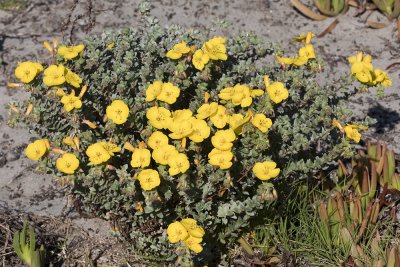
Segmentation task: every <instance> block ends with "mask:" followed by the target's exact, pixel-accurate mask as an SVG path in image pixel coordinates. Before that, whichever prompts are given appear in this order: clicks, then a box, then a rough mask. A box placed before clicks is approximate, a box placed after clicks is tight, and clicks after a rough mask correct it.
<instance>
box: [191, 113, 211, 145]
mask: <svg viewBox="0 0 400 267" xmlns="http://www.w3.org/2000/svg"><path fill="white" fill-rule="evenodd" d="M191 123H192V133H191V134H190V135H189V136H188V137H189V138H190V140H192V141H193V142H195V143H201V142H203V141H204V139H207V138H208V137H209V136H210V132H211V128H210V127H209V126H208V124H207V122H206V121H204V120H200V119H195V118H192V120H191Z"/></svg>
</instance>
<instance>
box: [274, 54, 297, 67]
mask: <svg viewBox="0 0 400 267" xmlns="http://www.w3.org/2000/svg"><path fill="white" fill-rule="evenodd" d="M275 59H276V61H278V62H279V63H280V64H282V65H292V64H293V62H294V58H290V57H280V56H275Z"/></svg>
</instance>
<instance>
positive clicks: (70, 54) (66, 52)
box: [57, 44, 85, 59]
mask: <svg viewBox="0 0 400 267" xmlns="http://www.w3.org/2000/svg"><path fill="white" fill-rule="evenodd" d="M84 48H85V46H84V45H83V44H79V45H76V46H60V47H59V48H58V52H57V54H58V55H60V56H62V57H64V59H73V58H76V57H77V56H78V55H79V53H80V52H82V51H83V49H84Z"/></svg>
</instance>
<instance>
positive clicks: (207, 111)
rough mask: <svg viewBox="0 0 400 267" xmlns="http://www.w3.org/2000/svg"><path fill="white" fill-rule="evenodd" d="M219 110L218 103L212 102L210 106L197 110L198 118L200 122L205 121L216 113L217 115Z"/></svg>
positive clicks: (205, 105) (203, 106)
mask: <svg viewBox="0 0 400 267" xmlns="http://www.w3.org/2000/svg"><path fill="white" fill-rule="evenodd" d="M217 110H218V103H216V102H211V103H210V104H208V103H206V104H203V105H202V106H201V107H199V109H198V110H197V115H196V118H198V119H200V120H204V119H206V118H208V117H210V116H213V115H214V114H215V113H217Z"/></svg>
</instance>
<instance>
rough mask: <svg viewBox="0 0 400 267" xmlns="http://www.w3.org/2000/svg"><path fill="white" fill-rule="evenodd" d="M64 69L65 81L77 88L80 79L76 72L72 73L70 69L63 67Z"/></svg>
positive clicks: (80, 81) (79, 84)
mask: <svg viewBox="0 0 400 267" xmlns="http://www.w3.org/2000/svg"><path fill="white" fill-rule="evenodd" d="M65 69H66V74H65V81H66V82H67V83H69V84H70V85H72V86H73V87H75V88H79V86H81V83H82V79H81V78H80V77H79V76H78V74H76V73H73V72H72V70H70V69H68V68H65Z"/></svg>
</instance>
